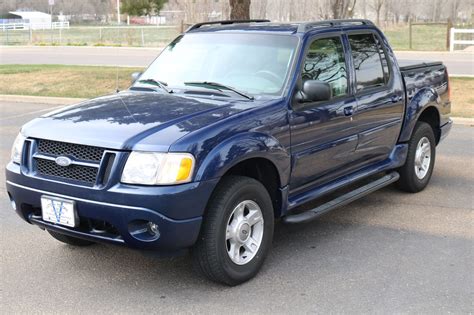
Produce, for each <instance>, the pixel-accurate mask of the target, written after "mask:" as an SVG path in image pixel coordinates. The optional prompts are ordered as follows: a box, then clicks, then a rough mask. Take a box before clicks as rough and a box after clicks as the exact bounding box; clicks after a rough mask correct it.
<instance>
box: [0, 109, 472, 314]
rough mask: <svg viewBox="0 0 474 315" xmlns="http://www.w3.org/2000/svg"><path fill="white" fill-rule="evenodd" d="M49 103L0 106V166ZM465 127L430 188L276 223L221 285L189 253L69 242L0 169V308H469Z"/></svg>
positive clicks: (449, 144)
mask: <svg viewBox="0 0 474 315" xmlns="http://www.w3.org/2000/svg"><path fill="white" fill-rule="evenodd" d="M55 106H57V105H45V104H35V103H8V102H1V103H0V133H1V142H0V166H1V168H2V169H3V167H4V164H5V163H7V162H8V159H9V152H10V146H11V143H12V142H13V139H14V137H15V135H16V133H17V132H18V130H19V128H20V126H21V125H22V124H24V123H25V122H27V121H28V120H30V119H31V118H33V117H36V116H39V115H41V113H44V112H46V111H48V110H50V109H52V108H53V107H55ZM473 156H474V128H473V127H472V126H469V125H454V127H453V130H452V133H451V134H450V136H449V137H448V138H447V140H446V141H445V142H443V143H442V144H440V146H439V147H438V151H437V156H436V160H437V161H436V167H435V171H434V174H433V177H432V179H431V183H430V185H429V186H428V187H427V189H426V190H424V191H423V192H420V193H418V194H407V193H402V192H399V191H397V190H396V189H395V188H394V187H387V188H385V189H383V190H381V191H378V192H376V193H373V194H371V195H369V196H367V197H365V198H363V199H360V200H359V201H356V202H354V203H352V204H350V205H348V206H346V207H344V208H342V209H339V210H335V211H333V212H331V213H329V214H327V215H326V216H323V217H321V218H320V219H318V220H316V221H314V222H312V223H308V224H303V225H295V226H285V225H282V224H277V226H276V231H275V238H274V245H273V249H272V251H271V254H270V256H269V257H268V259H267V261H266V263H265V265H264V267H263V269H262V270H261V272H260V273H259V274H258V275H257V277H256V278H254V279H253V280H251V281H249V282H248V283H245V284H243V285H240V286H238V287H233V288H230V287H225V286H222V285H217V284H215V283H212V282H209V281H207V280H205V279H203V278H202V277H201V276H199V275H198V274H196V273H194V272H193V269H192V263H191V259H190V257H189V256H184V257H177V258H160V259H158V258H155V257H150V256H145V255H143V254H142V253H140V252H137V251H133V250H129V249H126V248H122V247H115V246H112V245H94V246H91V247H85V248H74V247H70V246H67V245H64V244H61V243H59V242H57V241H55V240H54V239H53V238H51V237H50V236H49V235H48V234H47V233H46V232H44V231H41V230H40V229H39V228H37V227H35V226H32V225H28V224H27V223H25V222H23V221H21V220H20V218H18V217H17V216H16V214H15V213H14V212H13V210H12V209H11V208H10V205H9V202H8V198H7V195H6V191H5V185H4V181H5V180H4V174H3V172H0V174H1V175H0V250H1V258H0V259H1V260H0V263H1V269H0V271H1V276H0V313H2V314H15V313H32V312H35V313H167V314H170V313H206V314H211V313H220V314H248V313H258V314H283V313H292V314H303V313H351V314H353V313H379V314H386V313H424V314H437V313H456V314H461V313H466V314H467V313H472V312H474V309H473V300H472V297H473V294H474V277H473V270H474V252H473V249H474V246H473V238H474V235H473V231H474V229H473V210H474V205H473V203H474V199H473V198H474V197H473V196H474V160H473V158H472V157H473Z"/></svg>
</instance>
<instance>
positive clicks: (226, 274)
mask: <svg viewBox="0 0 474 315" xmlns="http://www.w3.org/2000/svg"><path fill="white" fill-rule="evenodd" d="M218 185H219V186H218V188H217V189H216V191H215V192H214V193H213V196H212V197H211V200H210V202H209V205H208V208H207V213H206V215H205V217H204V221H203V225H202V228H201V234H200V236H199V239H198V241H197V243H196V245H195V247H194V248H193V258H194V261H195V264H196V265H197V267H198V269H200V271H201V272H202V273H203V274H204V275H205V276H206V277H207V278H209V279H210V280H212V281H215V282H220V283H224V284H227V285H232V286H233V285H237V284H240V283H242V282H245V281H247V280H249V279H251V278H252V277H254V276H255V275H256V274H257V272H258V271H259V270H260V268H261V266H262V264H263V262H264V260H265V257H266V256H267V253H268V250H269V249H270V246H271V242H272V238H273V225H274V217H273V206H272V201H271V198H270V196H269V194H268V192H267V190H266V189H265V187H264V186H263V185H262V184H261V183H260V182H258V181H256V180H255V179H252V178H248V177H242V176H228V177H225V178H223V179H222V181H221V182H220V183H219V184H218Z"/></svg>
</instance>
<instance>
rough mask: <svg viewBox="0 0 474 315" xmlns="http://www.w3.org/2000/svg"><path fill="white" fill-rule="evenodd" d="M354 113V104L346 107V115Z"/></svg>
mask: <svg viewBox="0 0 474 315" xmlns="http://www.w3.org/2000/svg"><path fill="white" fill-rule="evenodd" d="M352 114H354V107H353V106H347V107H344V115H346V116H352Z"/></svg>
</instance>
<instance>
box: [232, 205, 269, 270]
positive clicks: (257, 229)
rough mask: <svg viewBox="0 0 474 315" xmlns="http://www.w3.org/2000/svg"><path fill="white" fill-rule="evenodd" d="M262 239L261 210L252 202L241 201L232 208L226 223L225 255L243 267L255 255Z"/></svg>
mask: <svg viewBox="0 0 474 315" xmlns="http://www.w3.org/2000/svg"><path fill="white" fill-rule="evenodd" d="M262 239H263V214H262V210H261V209H260V207H259V206H258V204H257V203H256V202H254V201H252V200H245V201H242V202H241V203H239V204H238V205H237V207H235V208H234V210H233V211H232V213H231V215H230V217H229V220H228V221H227V229H226V236H225V241H226V246H227V254H228V255H229V257H230V259H231V260H232V262H234V263H235V264H237V265H245V264H246V263H248V262H249V261H251V260H252V258H254V257H255V255H256V254H257V252H258V249H259V248H260V245H261V244H262Z"/></svg>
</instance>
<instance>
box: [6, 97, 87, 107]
mask: <svg viewBox="0 0 474 315" xmlns="http://www.w3.org/2000/svg"><path fill="white" fill-rule="evenodd" d="M85 100H87V99H86V98H71V97H49V96H29V95H0V102H15V103H40V104H51V105H71V104H76V103H80V102H83V101H85Z"/></svg>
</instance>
